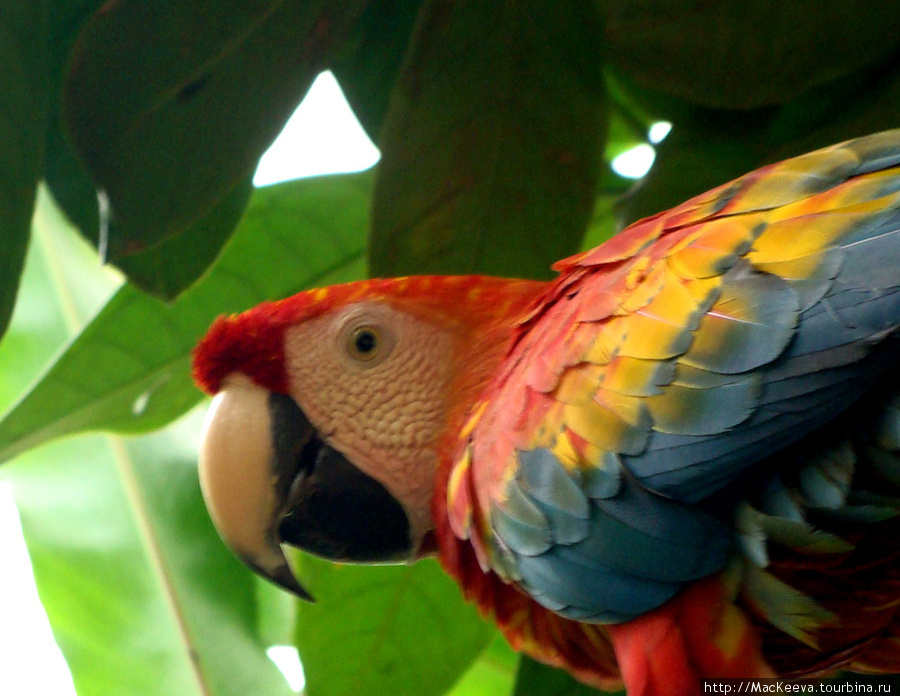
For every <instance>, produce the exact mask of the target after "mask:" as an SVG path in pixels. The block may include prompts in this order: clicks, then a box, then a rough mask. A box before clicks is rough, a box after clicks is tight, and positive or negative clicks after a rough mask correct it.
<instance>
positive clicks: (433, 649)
mask: <svg viewBox="0 0 900 696" xmlns="http://www.w3.org/2000/svg"><path fill="white" fill-rule="evenodd" d="M296 561H297V564H296V566H295V568H296V571H297V574H298V577H299V578H300V581H301V582H302V583H303V585H304V586H305V587H306V588H307V589H309V591H310V592H311V593H312V594H313V596H314V597H315V598H316V603H315V604H305V603H304V604H301V605H300V606H299V607H298V611H297V633H296V636H297V648H298V649H299V650H300V654H301V656H302V657H303V668H304V671H305V673H306V680H307V686H306V688H307V693H308V694H309V696H345V695H346V694H362V693H368V694H391V696H437V695H438V694H443V693H444V692H445V691H447V690H448V689H449V688H450V687H451V686H452V685H453V684H454V682H456V680H457V679H458V678H459V677H460V676H461V675H462V674H463V672H464V671H465V670H466V669H467V668H468V666H469V665H470V664H471V663H472V661H473V660H474V659H475V658H476V657H477V656H478V655H479V653H481V651H482V650H483V649H484V647H485V645H486V644H487V642H488V640H489V638H490V637H491V635H492V633H493V632H492V631H491V629H490V627H489V626H488V625H487V624H486V623H485V622H484V621H483V620H482V619H480V618H479V617H478V614H477V612H476V611H475V608H474V607H472V606H470V605H467V604H465V603H464V602H463V600H462V599H461V597H460V595H459V589H458V588H457V587H456V585H455V584H454V583H453V581H452V580H450V578H449V577H448V576H446V575H445V574H444V572H443V571H442V570H441V569H440V567H439V566H438V565H437V563H436V562H434V561H431V560H428V561H421V562H419V563H416V564H415V565H411V566H384V567H365V566H338V565H334V564H332V563H327V562H325V561H321V560H318V559H315V558H312V557H310V556H305V555H302V556H301V555H298V557H297V559H296Z"/></svg>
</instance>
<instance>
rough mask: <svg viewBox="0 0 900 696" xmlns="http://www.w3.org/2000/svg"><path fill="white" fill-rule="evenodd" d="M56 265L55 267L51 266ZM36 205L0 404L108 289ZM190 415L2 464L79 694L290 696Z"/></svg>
mask: <svg viewBox="0 0 900 696" xmlns="http://www.w3.org/2000/svg"><path fill="white" fill-rule="evenodd" d="M63 260H65V262H66V263H65V265H64V264H63V263H62V261H63ZM109 275H110V274H109V273H108V272H107V271H106V270H104V269H102V268H100V267H99V266H98V265H97V260H96V254H92V253H91V252H90V250H88V249H87V245H86V244H84V242H83V241H82V240H81V239H79V238H78V237H76V236H75V235H72V234H71V233H70V232H69V231H68V230H66V229H65V226H64V224H63V222H62V219H61V217H60V216H59V215H58V213H56V212H55V211H53V210H52V209H51V207H50V205H49V202H48V200H47V198H46V196H41V197H40V199H39V202H38V207H37V216H36V219H35V230H34V244H33V245H32V247H31V250H30V255H29V260H28V264H27V267H26V270H25V274H24V276H23V286H22V292H21V293H20V298H19V304H18V305H17V308H16V315H15V317H14V320H13V323H12V325H11V329H10V332H9V336H8V338H9V340H7V341H4V342H3V344H2V345H0V364H2V365H3V367H4V379H3V380H0V402H2V403H3V404H4V405H5V404H6V403H7V402H8V400H9V398H10V397H11V396H12V393H11V391H7V389H6V388H7V387H12V388H13V389H15V388H17V387H20V386H21V382H22V381H23V380H28V379H30V378H32V377H33V376H34V374H35V373H36V371H37V370H39V369H40V368H39V365H38V364H36V360H35V354H36V355H37V359H38V360H40V359H41V358H42V357H46V354H47V352H48V351H52V350H54V344H55V345H57V346H58V345H59V344H60V343H62V342H63V341H64V340H65V338H66V335H67V334H68V333H70V332H72V331H74V330H76V329H77V326H78V325H79V324H80V323H82V322H83V321H84V318H85V317H86V316H88V315H89V313H90V312H92V311H93V310H94V308H95V307H96V306H97V305H98V304H99V303H101V302H102V300H103V296H104V295H106V294H108V292H109V291H110V286H111V283H112V281H111V279H110V278H109ZM198 416H199V414H195V415H194V416H193V417H192V418H191V419H189V420H188V421H186V422H183V423H181V424H180V425H179V426H178V428H177V429H170V430H169V431H168V432H167V433H166V434H165V435H158V436H154V437H151V438H145V439H142V440H130V441H128V442H126V441H124V440H121V439H118V438H101V437H91V438H79V439H76V440H73V441H70V442H66V443H55V444H52V445H50V446H47V447H45V448H42V449H40V450H35V451H32V452H30V453H28V454H27V455H24V456H23V457H21V458H19V459H17V460H16V461H15V462H14V463H12V464H11V465H10V466H8V467H4V469H3V471H2V473H0V478H2V480H3V481H4V482H9V483H12V485H13V490H14V494H15V498H16V502H17V505H18V507H19V510H20V512H21V516H22V524H23V532H24V534H25V538H26V541H27V543H28V550H29V555H30V557H31V561H32V563H33V567H34V572H35V578H36V581H37V583H38V588H39V592H40V597H41V600H42V602H43V604H44V607H45V609H46V611H47V613H48V616H49V618H50V621H51V623H52V626H53V631H54V636H55V638H56V640H57V642H58V643H59V645H60V646H61V648H62V650H63V652H64V655H65V658H66V660H67V662H68V665H69V668H70V669H71V671H72V675H73V678H74V681H75V684H76V685H77V689H78V693H79V695H80V696H91V695H92V694H97V695H99V694H103V695H104V696H143V695H147V696H151V695H152V696H156V695H157V694H160V693H172V694H179V695H186V696H191V695H196V696H246V694H248V693H251V692H252V690H253V689H256V688H258V689H260V690H262V691H264V692H265V693H266V694H272V695H273V696H278V695H283V696H287V694H289V693H291V692H290V691H289V690H288V689H287V685H286V684H285V681H284V679H283V677H282V676H281V675H280V674H279V673H278V672H277V671H276V669H275V668H274V666H273V665H272V663H271V662H270V661H269V660H268V659H267V658H266V656H265V653H264V647H265V643H264V642H261V641H260V640H259V639H258V637H257V631H256V622H257V615H258V607H259V602H258V596H259V595H258V587H257V581H256V579H255V578H254V577H253V576H252V575H251V574H250V573H249V572H248V571H246V570H245V569H244V568H243V567H242V566H241V564H240V563H238V562H237V561H236V560H235V559H234V558H233V557H232V556H231V554H230V553H229V552H228V551H227V550H226V549H225V548H224V546H223V545H222V543H221V542H220V541H219V539H218V537H217V535H216V533H215V531H214V529H213V528H212V525H211V523H210V521H209V518H208V516H207V514H206V512H205V510H204V508H203V503H202V501H201V499H200V491H199V486H198V482H197V475H196V464H195V462H196V445H195V441H196V433H197V430H198V429H199V418H198Z"/></svg>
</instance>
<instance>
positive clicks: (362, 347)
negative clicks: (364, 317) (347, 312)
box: [355, 329, 378, 355]
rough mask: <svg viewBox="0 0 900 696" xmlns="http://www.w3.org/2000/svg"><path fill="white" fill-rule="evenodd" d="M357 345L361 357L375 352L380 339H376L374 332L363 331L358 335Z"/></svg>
mask: <svg viewBox="0 0 900 696" xmlns="http://www.w3.org/2000/svg"><path fill="white" fill-rule="evenodd" d="M355 345H356V350H357V351H358V352H359V354H360V355H368V354H369V353H371V352H372V351H373V350H375V347H376V346H377V345H378V339H377V338H375V333H374V332H372V331H369V330H367V329H363V330H362V331H360V332H359V333H358V334H356V338H355Z"/></svg>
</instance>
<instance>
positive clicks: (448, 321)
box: [193, 276, 545, 599]
mask: <svg viewBox="0 0 900 696" xmlns="http://www.w3.org/2000/svg"><path fill="white" fill-rule="evenodd" d="M544 287H545V284H544V283H538V282H532V281H510V280H500V279H491V278H484V277H477V276H463V277H420V278H400V279H389V280H371V281H361V282H358V283H350V284H347V285H342V286H333V287H330V288H324V289H319V290H310V291H308V292H304V293H300V294H299V295H295V296H294V297H291V298H288V299H285V300H281V301H278V302H271V303H264V304H262V305H259V306H257V307H255V308H253V309H251V310H248V311H246V312H244V313H242V314H238V315H233V316H225V317H220V318H219V319H218V320H216V322H215V323H214V324H213V325H212V327H211V328H210V330H209V332H208V333H207V335H206V337H205V338H204V339H203V340H202V341H201V342H200V343H199V345H198V346H197V348H196V350H195V352H194V361H193V375H194V379H195V381H196V382H197V384H198V385H199V386H200V387H201V388H202V389H203V390H204V391H206V392H207V393H209V394H211V395H214V399H213V402H212V405H211V407H210V409H209V413H208V415H207V418H206V422H205V425H204V433H203V438H202V443H201V451H200V481H201V487H202V490H203V495H204V498H205V500H206V504H207V507H208V509H209V512H210V516H211V517H212V519H213V522H214V523H215V525H216V527H217V529H218V531H219V533H220V535H221V536H222V538H223V540H224V541H225V542H226V544H227V545H228V546H229V547H230V548H231V549H232V550H233V551H234V552H235V554H236V555H237V556H238V557H239V558H240V559H241V560H243V561H244V562H245V563H246V564H247V565H249V566H250V567H251V568H253V569H254V570H255V571H257V572H259V573H261V574H262V575H264V576H266V577H268V578H269V579H271V580H272V581H274V582H275V583H277V584H279V585H281V586H282V587H284V588H286V589H288V590H290V591H292V592H294V593H295V594H297V595H299V596H301V597H304V598H306V599H311V598H310V597H309V595H308V594H307V593H306V592H305V590H304V589H303V588H302V586H301V585H300V584H299V583H298V582H297V580H296V579H295V578H294V576H293V574H292V572H291V570H290V568H289V566H288V563H287V560H286V557H285V555H284V552H283V550H282V544H288V545H291V546H296V547H299V548H301V549H304V550H306V551H308V552H311V553H313V554H315V555H317V556H320V557H323V558H326V559H329V560H334V561H339V562H348V563H400V562H409V561H412V560H415V559H417V558H420V557H422V556H426V555H430V554H431V553H433V551H434V541H433V534H432V530H433V528H434V524H433V521H432V493H433V490H434V481H435V472H436V469H437V465H438V462H439V461H440V459H441V448H442V447H444V446H447V443H444V442H442V437H443V434H444V433H447V432H452V431H453V428H452V423H453V422H454V421H457V422H459V421H461V420H462V419H463V418H464V417H465V413H464V412H465V410H466V408H467V407H468V406H470V405H471V403H472V402H473V400H474V398H475V397H476V396H477V394H478V393H479V391H480V390H481V389H483V387H484V385H485V383H486V381H487V380H488V379H489V378H490V377H491V375H492V374H493V371H494V370H495V368H496V365H497V364H498V363H499V361H500V360H501V359H502V357H503V355H504V354H505V353H506V351H507V350H508V349H509V347H510V345H511V342H512V341H513V340H514V335H515V328H516V326H517V325H519V324H521V322H522V321H523V320H524V319H526V318H527V315H528V312H529V311H530V307H531V306H532V305H533V304H534V301H535V299H536V298H537V297H538V296H539V295H540V294H541V293H542V292H543V290H544ZM443 439H446V438H443Z"/></svg>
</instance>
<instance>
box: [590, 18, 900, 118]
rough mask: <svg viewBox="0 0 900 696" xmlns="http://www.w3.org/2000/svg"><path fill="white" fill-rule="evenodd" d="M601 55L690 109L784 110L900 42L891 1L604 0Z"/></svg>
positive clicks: (632, 76) (864, 64) (633, 76)
mask: <svg viewBox="0 0 900 696" xmlns="http://www.w3.org/2000/svg"><path fill="white" fill-rule="evenodd" d="M598 6H599V7H600V8H601V12H602V14H603V17H604V21H605V31H604V41H603V51H604V55H605V56H606V57H607V59H608V60H609V61H610V62H611V63H612V64H613V65H614V66H615V67H616V68H617V69H618V70H620V71H621V72H622V73H624V74H625V75H626V76H628V77H630V78H633V79H634V80H636V81H638V82H639V83H641V84H643V85H645V86H647V87H650V88H652V89H655V90H659V91H661V92H666V93H669V94H676V95H679V96H682V97H684V98H686V99H688V100H689V101H690V102H692V103H694V104H700V105H704V106H713V107H718V108H729V109H748V108H755V107H759V106H764V105H770V104H780V103H783V102H787V101H790V100H792V99H793V98H795V97H796V96H797V95H798V94H799V93H801V92H803V91H804V90H807V89H809V88H811V87H815V86H818V85H823V84H826V83H828V82H830V81H832V80H834V79H836V78H838V77H842V76H844V75H848V74H850V73H852V72H853V71H854V70H858V69H860V68H862V67H864V66H866V65H869V64H871V63H873V62H875V61H877V60H879V59H881V58H883V57H884V56H886V55H887V54H888V53H889V52H891V51H892V50H893V49H894V48H896V47H897V46H898V45H900V39H898V37H900V5H898V4H897V3H896V2H895V0H844V1H843V2H833V1H832V0H795V1H794V2H782V0H756V2H746V1H745V0H728V1H727V2H715V3H698V2H695V1H694V0H662V1H661V0H629V1H628V2H620V1H612V0H606V1H604V2H601V3H599V5H598Z"/></svg>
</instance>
